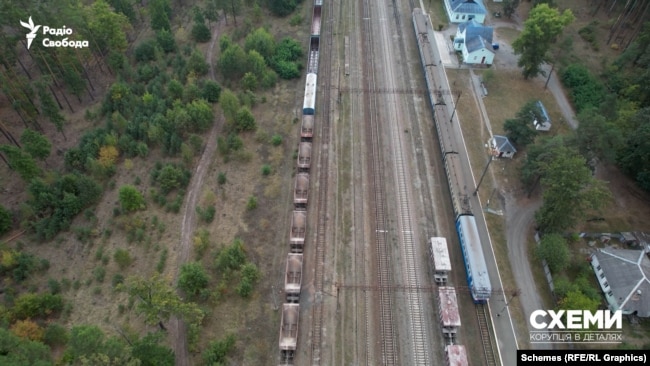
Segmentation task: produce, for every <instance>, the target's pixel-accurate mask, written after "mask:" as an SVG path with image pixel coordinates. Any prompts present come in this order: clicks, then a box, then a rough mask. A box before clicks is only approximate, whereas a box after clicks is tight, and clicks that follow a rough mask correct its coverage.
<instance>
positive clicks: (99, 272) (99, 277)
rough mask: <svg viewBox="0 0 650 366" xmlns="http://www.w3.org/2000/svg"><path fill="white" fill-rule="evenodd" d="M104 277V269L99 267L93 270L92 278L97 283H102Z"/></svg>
mask: <svg viewBox="0 0 650 366" xmlns="http://www.w3.org/2000/svg"><path fill="white" fill-rule="evenodd" d="M105 276H106V268H104V267H101V266H100V267H96V268H95V269H93V277H94V278H95V280H96V281H97V282H99V283H102V282H104V277H105Z"/></svg>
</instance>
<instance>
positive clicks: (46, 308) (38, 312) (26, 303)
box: [12, 293, 63, 319]
mask: <svg viewBox="0 0 650 366" xmlns="http://www.w3.org/2000/svg"><path fill="white" fill-rule="evenodd" d="M61 310H63V298H62V297H61V295H59V294H57V295H52V294H42V295H40V294H32V293H28V294H22V295H20V296H19V297H18V298H17V299H16V301H15V303H14V307H13V308H12V313H13V317H14V318H15V319H28V318H35V317H39V316H46V315H51V314H53V313H56V312H59V311H61Z"/></svg>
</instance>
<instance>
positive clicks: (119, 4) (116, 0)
mask: <svg viewBox="0 0 650 366" xmlns="http://www.w3.org/2000/svg"><path fill="white" fill-rule="evenodd" d="M108 3H109V4H110V5H111V6H112V7H113V9H115V11H116V12H118V13H122V14H124V16H126V17H127V18H129V21H130V22H131V24H133V23H134V22H135V21H136V17H135V11H134V10H133V4H132V3H131V0H108Z"/></svg>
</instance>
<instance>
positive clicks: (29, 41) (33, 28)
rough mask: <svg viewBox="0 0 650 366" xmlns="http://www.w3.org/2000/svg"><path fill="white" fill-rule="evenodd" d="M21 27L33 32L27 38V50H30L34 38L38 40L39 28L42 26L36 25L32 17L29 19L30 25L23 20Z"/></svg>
mask: <svg viewBox="0 0 650 366" xmlns="http://www.w3.org/2000/svg"><path fill="white" fill-rule="evenodd" d="M20 25H22V26H23V27H25V28H27V29H29V30H31V32H29V33H27V35H26V36H25V37H27V49H29V46H31V45H32V41H33V40H34V38H36V32H38V28H40V27H41V26H40V25H34V22H33V21H32V17H31V16H30V17H29V23H25V22H23V21H22V20H21V21H20Z"/></svg>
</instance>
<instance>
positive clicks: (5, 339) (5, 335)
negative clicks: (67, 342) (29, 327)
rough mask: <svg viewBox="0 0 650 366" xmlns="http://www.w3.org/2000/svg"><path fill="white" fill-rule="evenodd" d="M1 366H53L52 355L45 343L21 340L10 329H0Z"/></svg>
mask: <svg viewBox="0 0 650 366" xmlns="http://www.w3.org/2000/svg"><path fill="white" fill-rule="evenodd" d="M0 364H3V365H12V366H13V365H15V366H22V365H37V366H46V365H52V364H53V363H52V353H51V350H50V349H49V347H48V346H46V345H44V344H43V343H41V342H36V341H30V340H27V339H22V338H19V337H17V336H15V335H13V334H12V333H11V332H10V331H9V330H8V329H5V328H4V327H0Z"/></svg>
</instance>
